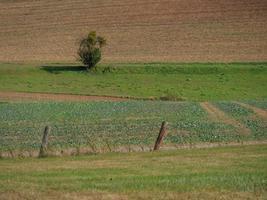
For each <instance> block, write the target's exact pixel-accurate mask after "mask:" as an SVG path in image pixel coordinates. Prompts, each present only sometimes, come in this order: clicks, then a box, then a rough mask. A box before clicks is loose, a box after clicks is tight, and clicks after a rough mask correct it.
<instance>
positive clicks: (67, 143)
mask: <svg viewBox="0 0 267 200" xmlns="http://www.w3.org/2000/svg"><path fill="white" fill-rule="evenodd" d="M265 103H266V102H265ZM263 104H264V103H263ZM214 105H216V106H217V107H218V108H220V109H221V110H223V111H224V112H225V113H226V114H227V115H230V116H231V117H234V118H236V119H237V120H239V121H240V122H241V123H244V124H245V125H246V126H247V127H248V128H250V129H251V130H252V134H251V135H249V136H245V135H243V136H242V135H240V134H238V130H236V127H234V126H232V125H229V124H225V123H223V122H216V121H214V120H212V119H211V118H210V117H209V115H208V113H207V112H206V111H205V110H204V109H203V108H202V107H201V106H200V105H199V104H198V103H193V102H182V103H181V102H161V101H128V102H90V103H56V102H47V103H0V151H9V150H14V149H21V150H26V149H27V150H28V149H38V148H39V146H40V141H41V138H42V133H43V130H44V127H45V126H47V125H49V126H51V133H50V135H49V146H50V147H52V148H56V149H61V148H68V147H84V146H86V147H87V146H92V145H94V146H106V145H111V146H127V145H137V146H150V147H151V146H153V143H154V142H155V139H156V137H157V134H158V131H159V128H160V125H161V122H162V121H167V122H168V123H169V125H168V135H167V137H166V139H165V143H166V144H184V143H197V142H230V141H240V140H250V139H253V140H258V139H266V134H265V132H266V126H264V123H263V122H262V121H261V120H260V119H258V118H256V119H255V118H253V117H252V116H254V113H253V112H252V111H250V110H247V109H246V108H243V107H241V106H238V105H237V104H235V103H232V102H218V103H214Z"/></svg>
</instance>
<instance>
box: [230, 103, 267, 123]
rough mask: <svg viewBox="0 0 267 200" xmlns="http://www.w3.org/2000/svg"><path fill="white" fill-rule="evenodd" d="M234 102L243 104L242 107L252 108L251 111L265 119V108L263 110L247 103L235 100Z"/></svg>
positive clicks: (266, 114)
mask: <svg viewBox="0 0 267 200" xmlns="http://www.w3.org/2000/svg"><path fill="white" fill-rule="evenodd" d="M235 103H237V104H239V105H240V106H243V107H244V108H247V109H250V110H253V112H255V113H256V115H258V116H259V117H261V118H262V119H263V120H265V121H267V111H266V110H263V109H261V108H257V107H255V106H252V105H249V104H245V103H241V102H235Z"/></svg>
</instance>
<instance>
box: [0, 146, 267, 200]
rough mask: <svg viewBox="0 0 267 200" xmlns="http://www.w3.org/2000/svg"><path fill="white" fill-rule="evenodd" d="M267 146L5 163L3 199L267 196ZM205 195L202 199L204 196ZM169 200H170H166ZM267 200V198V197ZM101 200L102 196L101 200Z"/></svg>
mask: <svg viewBox="0 0 267 200" xmlns="http://www.w3.org/2000/svg"><path fill="white" fill-rule="evenodd" d="M266 157H267V146H266V145H254V146H240V147H220V148H213V149H193V150H179V151H169V152H156V153H128V154H114V153H109V154H102V155H97V156H79V157H62V158H46V159H30V158H28V159H22V160H21V159H3V160H0V197H1V193H2V195H5V197H7V199H8V197H9V196H12V195H13V196H14V195H20V196H21V197H24V198H25V197H28V198H32V199H34V198H38V199H39V198H40V197H41V195H43V194H45V195H47V196H49V195H50V196H57V197H61V198H63V197H66V196H65V195H67V194H69V195H72V196H77V197H82V196H84V195H86V194H87V195H88V194H91V195H95V197H96V199H97V195H98V196H101V197H103V196H108V195H111V196H112V195H114V196H118V197H122V198H123V197H124V199H127V198H132V199H140V198H141V199H142V197H143V199H145V198H155V199H160V197H162V199H163V197H164V195H167V194H168V195H167V196H168V197H169V198H170V199H175V198H177V197H180V198H185V197H190V196H191V197H195V198H196V199H197V197H200V196H202V198H205V199H214V198H215V197H218V196H224V197H225V199H232V198H233V197H235V198H240V199H242V196H243V197H244V196H246V198H247V199H255V198H264V195H266V192H267V191H266V187H267V185H266V180H267V173H266V172H267V170H266V169H267V160H266ZM199 195H200V196H199ZM165 197H166V196H165ZM265 197H266V196H265ZM99 199H100V198H99Z"/></svg>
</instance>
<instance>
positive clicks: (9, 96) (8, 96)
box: [0, 92, 131, 101]
mask: <svg viewBox="0 0 267 200" xmlns="http://www.w3.org/2000/svg"><path fill="white" fill-rule="evenodd" d="M130 99H131V98H127V97H115V96H97V95H75V94H61V93H58V94H57V93H39V92H36V93H35V92H33V93H31V92H0V100H6V101H23V100H32V101H40V100H42V101H49V100H51V101H127V100H130Z"/></svg>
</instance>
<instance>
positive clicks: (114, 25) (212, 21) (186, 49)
mask: <svg viewBox="0 0 267 200" xmlns="http://www.w3.org/2000/svg"><path fill="white" fill-rule="evenodd" d="M91 30H95V31H97V32H98V33H99V34H101V35H103V36H105V37H106V38H107V41H108V46H107V47H106V48H105V51H104V61H106V62H137V61H141V62H142V61H143V62H146V61H174V62H175V61H178V62H212V61H216V62H219V61H222V62H228V61H266V60H267V1H266V0H201V1H199V0H135V1H132V0H64V1H54V0H42V1H35V0H12V1H8V0H2V1H0V52H1V53H0V61H5V62H12V61H66V62H68V61H74V60H75V56H76V51H77V46H78V41H79V39H80V38H81V37H82V36H83V35H85V34H86V33H88V32H89V31H91Z"/></svg>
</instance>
